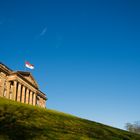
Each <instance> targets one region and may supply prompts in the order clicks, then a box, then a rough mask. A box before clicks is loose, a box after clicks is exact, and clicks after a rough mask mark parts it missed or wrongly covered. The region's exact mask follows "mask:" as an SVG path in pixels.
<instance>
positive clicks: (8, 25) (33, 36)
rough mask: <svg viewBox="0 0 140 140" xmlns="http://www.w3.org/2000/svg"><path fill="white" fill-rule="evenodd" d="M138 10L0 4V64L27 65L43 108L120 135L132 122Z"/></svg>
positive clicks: (18, 0) (107, 5)
mask: <svg viewBox="0 0 140 140" xmlns="http://www.w3.org/2000/svg"><path fill="white" fill-rule="evenodd" d="M139 7H140V2H139V1H136V0H110V1H109V0H106V1H105V0H59V1H58V0H30V1H29V0H12V1H11V0H9V1H8V0H0V60H1V61H2V62H3V63H5V64H6V65H7V66H9V67H10V68H12V69H13V70H24V62H25V60H28V61H29V62H30V63H32V64H34V65H35V70H33V71H32V73H33V75H34V77H35V79H36V80H37V81H38V83H39V85H40V89H41V90H42V91H44V92H45V93H46V94H47V96H48V99H49V100H48V102H47V107H48V108H51V109H55V110H59V111H63V112H67V113H71V114H74V115H77V116H79V117H83V118H87V119H91V120H94V121H98V122H102V123H105V124H108V125H112V126H115V127H119V128H123V126H124V124H125V123H126V122H133V121H136V120H139V116H140V111H139V106H140V101H139V99H140V8H139Z"/></svg>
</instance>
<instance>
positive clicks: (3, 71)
mask: <svg viewBox="0 0 140 140" xmlns="http://www.w3.org/2000/svg"><path fill="white" fill-rule="evenodd" d="M0 96H1V97H5V98H7V99H11V100H14V101H18V102H21V103H26V104H30V105H33V106H40V107H43V108H45V107H46V100H47V97H46V95H45V94H44V93H43V92H41V91H40V90H39V87H38V84H37V83H36V81H35V79H34V78H33V76H32V74H31V73H30V72H24V71H13V70H11V69H9V68H8V67H7V66H5V65H4V64H2V63H0Z"/></svg>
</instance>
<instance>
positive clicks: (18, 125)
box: [0, 98, 140, 140]
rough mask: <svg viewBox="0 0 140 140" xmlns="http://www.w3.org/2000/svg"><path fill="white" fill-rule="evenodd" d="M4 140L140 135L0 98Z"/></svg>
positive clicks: (120, 139) (137, 138) (105, 139)
mask: <svg viewBox="0 0 140 140" xmlns="http://www.w3.org/2000/svg"><path fill="white" fill-rule="evenodd" d="M0 140H140V135H136V134H133V133H129V132H126V131H123V130H119V129H115V128H112V127H109V126H105V125H102V124H100V123H96V122H92V121H89V120H85V119H81V118H78V117H75V116H72V115H68V114H64V113H61V112H57V111H53V110H48V109H42V108H39V107H33V106H30V105H25V104H21V103H17V102H14V101H10V100H6V99H4V98H0Z"/></svg>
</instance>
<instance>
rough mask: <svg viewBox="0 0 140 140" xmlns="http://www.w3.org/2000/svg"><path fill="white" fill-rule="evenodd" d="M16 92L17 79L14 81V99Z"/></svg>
mask: <svg viewBox="0 0 140 140" xmlns="http://www.w3.org/2000/svg"><path fill="white" fill-rule="evenodd" d="M16 93H17V81H14V89H13V100H16Z"/></svg>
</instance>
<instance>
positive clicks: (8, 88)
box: [6, 81, 11, 99]
mask: <svg viewBox="0 0 140 140" xmlns="http://www.w3.org/2000/svg"><path fill="white" fill-rule="evenodd" d="M10 84H11V83H10V82H9V81H8V82H7V94H6V98H8V99H9V98H10V97H9V94H10Z"/></svg>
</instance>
